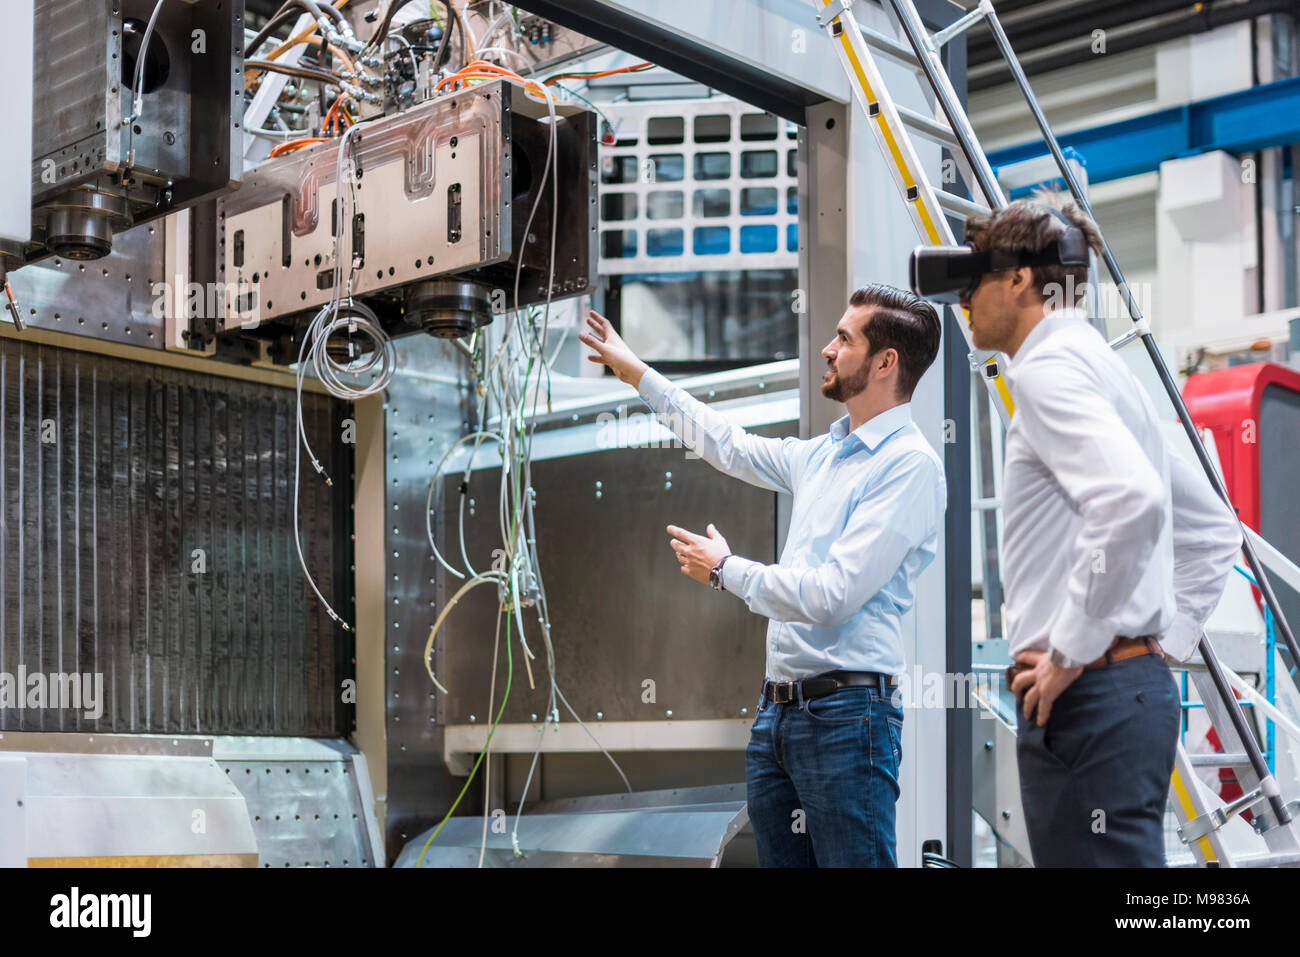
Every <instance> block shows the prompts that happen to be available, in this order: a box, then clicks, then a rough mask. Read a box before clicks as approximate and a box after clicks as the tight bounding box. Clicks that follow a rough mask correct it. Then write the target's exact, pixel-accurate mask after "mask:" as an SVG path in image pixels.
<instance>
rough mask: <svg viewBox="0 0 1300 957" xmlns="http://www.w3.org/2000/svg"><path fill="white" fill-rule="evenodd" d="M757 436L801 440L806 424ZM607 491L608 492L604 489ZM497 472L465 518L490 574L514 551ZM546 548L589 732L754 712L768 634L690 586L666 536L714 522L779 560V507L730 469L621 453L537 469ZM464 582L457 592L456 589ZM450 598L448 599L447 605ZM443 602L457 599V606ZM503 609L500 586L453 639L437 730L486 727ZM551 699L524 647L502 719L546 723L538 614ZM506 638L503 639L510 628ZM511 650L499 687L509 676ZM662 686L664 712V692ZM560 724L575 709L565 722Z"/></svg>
mask: <svg viewBox="0 0 1300 957" xmlns="http://www.w3.org/2000/svg"><path fill="white" fill-rule="evenodd" d="M756 431H760V432H767V433H768V434H788V433H789V432H790V431H793V424H792V423H783V424H780V425H774V426H767V427H764V428H763V429H759V430H756ZM459 481H460V476H456V477H455V478H454V479H450V480H448V482H447V484H446V486H445V487H444V495H445V496H446V501H447V503H448V505H447V507H446V508H444V509H443V510H442V511H443V515H444V528H443V534H444V540H445V541H447V542H448V543H449V544H448V548H449V549H450V550H452V551H454V550H455V545H454V544H452V543H455V542H457V540H458V533H457V531H456V515H457V512H456V508H455V503H456V502H457V498H458V493H457V491H456V489H457V486H458V484H459ZM597 483H600V484H599V487H598V486H597ZM499 487H500V483H499V470H497V469H480V470H476V471H475V473H474V475H473V477H472V478H471V479H470V483H469V492H468V494H469V497H470V498H472V499H473V500H474V502H475V508H474V509H473V512H474V514H473V515H470V512H469V510H468V509H467V511H466V518H465V538H466V542H467V546H466V547H467V550H468V552H469V557H470V561H472V562H474V563H475V566H476V567H478V568H484V567H488V566H489V565H490V563H491V551H492V549H493V548H499V547H500V541H499V539H500V532H499V531H498V530H497V529H498V527H497V509H496V501H497V495H498V489H499ZM533 487H534V488H535V489H536V491H537V504H536V508H535V511H536V522H537V548H538V554H539V559H540V562H541V570H542V577H543V580H544V581H545V584H546V591H547V597H548V604H549V606H550V613H551V620H552V627H551V634H552V641H553V643H554V646H555V661H556V673H557V676H558V679H559V682H560V687H561V689H562V690H563V691H564V694H565V696H566V697H567V698H568V699H569V702H570V703H571V704H572V705H573V707H574V709H575V710H576V711H577V712H578V714H579V715H580V716H581V717H582V719H583V720H584V721H594V720H597V719H596V714H597V712H600V713H601V714H603V716H604V720H609V721H654V720H664V719H665V718H666V717H669V715H668V712H669V711H671V712H672V714H671V717H672V719H673V720H695V719H706V718H734V717H736V716H737V715H738V714H740V713H741V710H740V709H741V708H744V707H752V706H753V703H754V701H755V700H756V698H757V694H758V688H759V685H760V684H761V683H762V679H763V670H764V664H763V662H764V647H763V642H764V634H765V633H766V625H767V621H766V619H764V618H761V617H759V616H757V615H754V614H752V613H751V612H750V611H749V609H748V608H747V607H746V606H745V605H744V603H743V602H741V601H740V600H739V599H737V598H736V597H735V596H733V595H723V594H719V593H717V592H715V591H713V590H712V589H711V588H708V587H706V586H703V585H701V584H699V583H698V582H694V581H691V580H688V579H687V578H685V577H684V576H683V575H682V574H681V571H680V567H679V565H678V564H677V561H676V558H675V557H674V555H673V552H672V550H671V549H670V548H669V547H668V542H669V540H670V539H669V536H668V534H667V532H666V531H665V527H666V526H667V525H669V524H674V525H679V526H681V527H684V528H688V529H691V530H694V531H700V532H702V531H703V530H704V528H705V526H706V525H707V524H708V523H709V522H712V523H713V524H714V525H716V526H717V527H718V529H719V531H721V532H722V533H723V534H724V535H725V536H726V538H727V541H728V542H729V543H730V545H731V547H732V548H733V549H734V550H735V552H736V553H737V554H741V555H745V556H748V557H751V558H754V559H757V560H760V561H769V562H772V561H776V558H777V556H776V537H777V536H776V509H777V496H776V494H775V493H773V492H768V491H764V490H763V489H759V488H756V487H755V486H752V485H748V484H745V483H743V482H740V481H738V480H736V479H733V478H729V477H727V476H725V475H722V474H721V473H719V472H717V471H716V470H715V469H713V467H712V466H710V465H709V464H708V463H706V462H704V461H703V460H701V459H697V458H690V459H688V458H687V457H686V452H685V450H684V449H612V450H608V451H598V452H591V453H588V454H584V455H574V456H570V457H568V458H560V459H547V460H543V461H535V462H534V463H533ZM455 584H457V583H454V582H450V583H448V586H447V587H453V586H454V585H455ZM445 597H446V598H449V597H450V594H447V595H446V596H445ZM444 600H445V598H444ZM496 608H497V602H496V596H495V593H493V591H492V589H490V588H482V589H477V590H476V591H474V592H471V593H469V594H468V595H466V596H465V597H464V598H462V599H461V602H460V603H459V604H458V605H457V607H456V611H455V617H454V619H452V618H450V617H449V620H448V623H447V625H445V626H444V633H440V635H439V638H440V642H439V650H438V652H437V655H438V657H437V663H436V666H435V673H436V674H437V675H438V676H439V680H441V681H442V682H443V684H445V685H446V686H447V690H448V692H449V693H450V694H449V696H448V697H446V698H444V699H443V701H442V707H441V709H440V714H439V720H440V721H443V722H445V723H447V724H465V723H468V722H469V721H470V716H471V715H474V716H475V720H476V721H479V722H483V721H488V720H490V718H489V717H488V716H487V714H486V705H487V697H488V687H489V684H490V680H491V674H490V672H491V667H490V665H491V643H492V635H493V632H494V627H495V614H496ZM524 625H525V633H526V638H527V641H528V644H529V646H530V647H531V648H532V649H533V650H534V652H535V653H536V654H537V655H538V660H537V661H536V662H534V664H533V670H534V673H535V674H536V675H537V688H536V689H535V690H531V691H530V690H529V688H528V683H527V680H526V677H525V674H524V669H523V662H522V661H521V660H520V656H521V653H520V649H519V648H518V646H517V645H516V647H515V669H516V670H515V679H514V685H513V689H512V691H511V695H510V702H509V704H508V705H507V706H506V710H505V716H504V717H503V719H502V720H503V721H510V722H527V721H530V720H535V719H534V718H533V716H534V715H538V716H540V715H542V714H544V713H545V711H546V699H547V694H548V688H549V684H548V682H547V679H546V678H545V677H544V672H545V664H544V658H543V654H544V652H543V651H542V648H543V645H542V637H541V632H540V629H539V628H538V627H537V625H536V614H535V612H534V610H533V609H525V611H524ZM503 634H504V629H503ZM504 658H505V656H504V652H503V653H502V663H501V665H500V668H501V670H500V673H499V675H498V678H497V688H498V697H499V695H500V689H501V688H502V687H503V681H504V678H505V661H504ZM646 681H653V682H654V685H653V692H654V694H653V699H654V700H653V701H649V700H645V699H647V698H649V697H650V694H649V690H650V686H646V685H645V684H644V683H645V682H646ZM561 714H562V717H563V716H564V712H561Z"/></svg>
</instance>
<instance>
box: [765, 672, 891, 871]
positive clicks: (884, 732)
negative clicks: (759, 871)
mask: <svg viewBox="0 0 1300 957" xmlns="http://www.w3.org/2000/svg"><path fill="white" fill-rule="evenodd" d="M902 738H903V712H902V710H901V709H899V708H897V707H895V706H894V705H893V704H891V703H890V700H889V697H888V696H886V697H883V698H882V697H881V695H880V691H879V689H877V688H844V689H841V690H840V691H836V692H834V693H833V694H829V695H825V696H824V697H821V698H813V699H812V700H810V701H804V702H802V703H801V702H799V701H791V702H790V703H788V704H775V703H773V702H771V701H769V700H768V699H767V697H766V696H763V697H760V698H759V701H758V716H757V717H756V718H755V719H754V725H753V727H752V728H751V729H750V733H749V747H748V748H746V750H745V784H746V790H747V797H748V802H749V820H750V822H751V823H752V824H753V827H754V839H755V842H756V843H757V845H758V864H759V866H760V867H895V866H896V865H897V858H896V856H895V853H894V844H895V836H894V804H895V802H897V800H898V768H899V765H900V763H901V762H902V757H903V746H902Z"/></svg>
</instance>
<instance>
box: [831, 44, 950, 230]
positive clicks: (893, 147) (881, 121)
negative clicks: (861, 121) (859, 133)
mask: <svg viewBox="0 0 1300 957" xmlns="http://www.w3.org/2000/svg"><path fill="white" fill-rule="evenodd" d="M840 46H842V47H843V48H844V54H845V56H847V57H848V59H849V63H850V64H851V65H852V67H853V73H854V74H855V75H856V76H857V78H858V83H859V84H861V86H862V92H863V93H864V94H866V97H867V102H868V103H877V102H879V98H878V97H877V96H876V94H875V91H874V90H872V89H871V82H870V81H869V80H868V79H867V74H866V71H865V70H863V69H862V62H861V61H860V60H859V59H858V55H857V53H856V52H854V50H853V45H852V44H851V43H850V42H849V35H848V31H847V30H843V31H841V32H840ZM871 118H872V119H874V120H875V121H876V125H878V126H879V127H880V133H881V136H883V137H884V140H885V144H886V146H887V147H888V149H889V155H890V156H891V157H893V160H894V165H895V166H897V167H898V171H899V172H900V173H901V174H902V175H903V185H904V186H905V187H906V188H907V189H912V188H916V189H917V198H916V199H915V200H912V201H911V202H912V203H913V204H914V205H915V206H916V211H917V214H918V215H919V216H920V217H921V224H922V226H923V227H924V229H925V234H926V236H927V237H928V238H929V240H930V242H931V244H933V245H935V246H940V245H942V244H943V238H942V237H941V236H940V235H939V229H938V227H937V226H935V223H934V218H933V217H932V216H931V215H930V210H929V209H927V208H926V205H925V202H924V201H923V199H922V197H921V195H920V188H919V187H917V183H916V177H915V176H913V175H912V171H911V170H910V169H909V168H908V165H907V160H906V159H905V158H904V157H903V151H902V150H901V149H900V148H899V146H898V140H897V138H895V136H894V131H893V130H891V129H890V128H889V124H888V123H887V122H886V121H885V113H884V110H881V111H880V112H878V113H877V114H876V115H875V116H874V117H871Z"/></svg>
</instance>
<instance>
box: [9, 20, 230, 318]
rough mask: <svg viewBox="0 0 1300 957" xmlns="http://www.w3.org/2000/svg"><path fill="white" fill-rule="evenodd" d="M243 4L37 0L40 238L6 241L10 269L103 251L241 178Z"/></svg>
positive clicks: (35, 216)
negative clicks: (128, 233) (124, 234)
mask: <svg viewBox="0 0 1300 957" xmlns="http://www.w3.org/2000/svg"><path fill="white" fill-rule="evenodd" d="M243 14H244V5H243V2H242V0H234V2H228V3H218V4H212V3H189V2H183V0H178V2H173V3H155V2H154V0H89V2H87V0H37V2H36V4H35V35H36V37H37V38H38V47H39V55H37V56H36V57H35V58H34V78H33V80H34V83H33V85H34V89H35V102H34V116H35V117H36V118H37V119H36V121H35V122H34V123H33V149H32V172H31V175H32V234H31V235H32V238H31V242H29V243H27V244H25V245H24V244H19V243H14V242H0V279H2V278H3V277H4V274H5V272H6V271H7V270H11V269H15V268H17V267H19V266H22V265H25V264H27V263H31V262H35V261H38V260H41V259H44V258H46V257H49V256H58V257H63V258H67V259H72V260H91V259H99V258H102V257H103V256H106V255H107V254H108V253H109V252H110V250H111V249H112V248H113V237H114V235H115V234H116V233H119V232H121V231H122V230H125V229H129V228H130V227H132V226H134V225H137V224H140V223H145V222H149V221H151V220H155V219H158V218H159V217H162V216H165V215H167V214H168V213H171V212H174V211H176V210H180V209H185V208H187V207H189V206H192V205H194V204H195V203H198V202H200V201H201V200H203V199H205V198H208V197H212V196H215V195H217V194H219V193H223V192H225V191H227V190H230V189H234V188H235V187H237V186H238V185H239V179H240V175H241V172H242V165H243V158H242V152H241V149H240V147H241V145H242V143H241V141H242V134H241V133H240V123H241V120H242V112H243V109H242V107H243V103H242V101H243V82H242V77H241V73H242V67H241V65H242V61H243V56H242V49H241V48H240V43H241V42H242V38H243ZM18 321H21V320H18Z"/></svg>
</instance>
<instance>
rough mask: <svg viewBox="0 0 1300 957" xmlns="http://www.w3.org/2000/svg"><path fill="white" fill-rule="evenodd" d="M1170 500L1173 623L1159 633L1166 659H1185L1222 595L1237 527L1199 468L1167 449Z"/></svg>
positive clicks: (1236, 551) (1233, 558)
mask: <svg viewBox="0 0 1300 957" xmlns="http://www.w3.org/2000/svg"><path fill="white" fill-rule="evenodd" d="M1169 488H1170V493H1171V495H1172V498H1173V522H1174V525H1173V542H1174V600H1175V603H1176V607H1177V611H1176V612H1175V615H1174V621H1173V624H1172V625H1170V626H1169V630H1168V631H1166V632H1165V633H1164V634H1163V635H1162V636H1161V637H1160V647H1161V649H1162V650H1163V651H1164V652H1165V654H1167V655H1169V656H1170V657H1171V658H1176V659H1178V660H1179V661H1186V660H1187V659H1188V658H1190V657H1191V655H1192V652H1193V651H1195V650H1196V644H1197V642H1199V641H1200V639H1201V634H1202V632H1203V631H1204V630H1205V622H1206V621H1207V620H1208V619H1209V617H1210V615H1211V614H1212V613H1213V612H1214V609H1215V608H1216V607H1217V606H1218V604H1219V599H1220V598H1222V597H1223V589H1224V588H1225V586H1226V585H1227V581H1228V575H1230V574H1231V573H1232V565H1233V563H1234V562H1235V561H1236V560H1237V556H1238V554H1239V553H1240V551H1241V526H1240V524H1239V523H1238V522H1237V517H1236V516H1235V515H1233V514H1232V512H1231V511H1229V509H1228V506H1227V505H1226V504H1225V503H1224V501H1223V499H1221V498H1219V496H1218V493H1217V492H1215V491H1214V488H1213V487H1212V486H1211V485H1210V481H1209V479H1208V478H1206V477H1205V473H1204V472H1203V471H1202V470H1201V469H1200V467H1199V466H1196V465H1192V464H1191V463H1190V462H1186V461H1184V460H1183V459H1181V458H1179V457H1178V456H1177V455H1176V454H1174V452H1173V451H1172V450H1170V453H1169Z"/></svg>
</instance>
